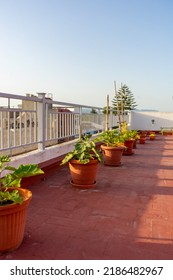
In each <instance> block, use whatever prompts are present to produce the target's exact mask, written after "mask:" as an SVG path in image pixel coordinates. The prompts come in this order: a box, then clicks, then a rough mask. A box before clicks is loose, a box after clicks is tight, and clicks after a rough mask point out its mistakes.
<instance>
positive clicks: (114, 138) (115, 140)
mask: <svg viewBox="0 0 173 280" xmlns="http://www.w3.org/2000/svg"><path fill="white" fill-rule="evenodd" d="M95 140H96V141H102V142H103V143H104V144H106V145H107V146H110V147H119V146H124V138H123V137H122V135H121V134H120V133H119V132H118V130H116V129H113V130H106V131H104V132H102V133H101V135H100V136H99V137H98V138H96V139H95Z"/></svg>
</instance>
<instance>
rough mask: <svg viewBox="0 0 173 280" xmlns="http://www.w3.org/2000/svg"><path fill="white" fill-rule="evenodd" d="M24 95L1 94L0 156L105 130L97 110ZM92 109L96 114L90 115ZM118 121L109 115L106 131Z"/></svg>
mask: <svg viewBox="0 0 173 280" xmlns="http://www.w3.org/2000/svg"><path fill="white" fill-rule="evenodd" d="M37 95H38V96H33V95H30V94H27V95H26V96H21V95H15V94H7V93H0V104H1V107H0V154H2V153H3V154H5V153H7V154H9V155H15V154H21V153H25V152H28V151H32V150H36V149H39V150H44V149H46V147H48V146H53V145H56V144H58V143H61V142H64V141H69V140H72V139H75V138H78V137H79V135H80V134H83V133H92V134H93V133H98V132H100V131H103V130H105V128H106V118H105V114H103V110H102V108H100V107H93V106H86V105H80V104H73V103H64V102H59V101H54V100H52V97H51V96H50V95H48V96H46V94H45V93H38V94H37ZM92 109H94V111H95V112H96V113H91V111H92ZM113 126H117V118H116V117H115V116H114V115H112V114H110V115H109V128H111V127H113Z"/></svg>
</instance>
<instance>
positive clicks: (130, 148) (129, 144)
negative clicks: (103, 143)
mask: <svg viewBox="0 0 173 280" xmlns="http://www.w3.org/2000/svg"><path fill="white" fill-rule="evenodd" d="M134 141H135V140H134V139H130V140H125V141H124V146H126V147H127V149H126V150H124V151H123V155H132V154H133V153H134V152H133V144H134Z"/></svg>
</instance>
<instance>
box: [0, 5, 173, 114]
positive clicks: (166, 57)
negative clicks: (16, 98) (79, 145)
mask: <svg viewBox="0 0 173 280" xmlns="http://www.w3.org/2000/svg"><path fill="white" fill-rule="evenodd" d="M172 27H173V1H172V0H47V1H46V0H15V1H14V0H0V37H1V43H0V66H1V67H0V92H6V93H15V94H21V95H25V93H32V94H35V93H37V92H46V93H52V94H53V99H54V100H57V101H61V102H62V101H65V102H73V103H81V104H86V105H91V106H101V107H104V106H105V104H106V96H107V94H109V98H110V103H111V101H112V99H113V96H114V80H116V84H117V88H119V87H120V84H121V82H122V83H124V84H126V85H127V86H128V87H129V88H130V90H131V91H132V93H133V94H134V97H135V100H136V103H137V104H138V107H137V108H138V109H156V110H160V111H173V33H172Z"/></svg>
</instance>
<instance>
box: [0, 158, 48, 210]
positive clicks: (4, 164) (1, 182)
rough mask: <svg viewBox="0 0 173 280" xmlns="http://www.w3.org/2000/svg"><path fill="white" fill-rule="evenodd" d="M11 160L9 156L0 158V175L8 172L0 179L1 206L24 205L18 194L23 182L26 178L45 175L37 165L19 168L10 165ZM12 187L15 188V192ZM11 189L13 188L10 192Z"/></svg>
mask: <svg viewBox="0 0 173 280" xmlns="http://www.w3.org/2000/svg"><path fill="white" fill-rule="evenodd" d="M10 161H11V159H10V158H9V157H8V156H0V174H1V175H2V172H3V171H4V170H8V171H9V173H7V174H6V175H5V176H4V177H2V178H0V206H1V205H6V204H10V203H13V202H14V203H20V204H22V202H23V199H22V197H21V196H20V194H19V192H18V188H20V187H21V181H22V178H24V177H31V176H36V175H39V174H43V173H44V171H43V170H41V169H40V168H39V167H38V165H37V164H26V165H23V164H21V165H20V166H19V167H18V168H15V167H13V166H10V165H8V163H9V162H10ZM12 187H15V188H16V189H15V190H14V189H13V188H12ZM10 188H12V189H11V190H10Z"/></svg>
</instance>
